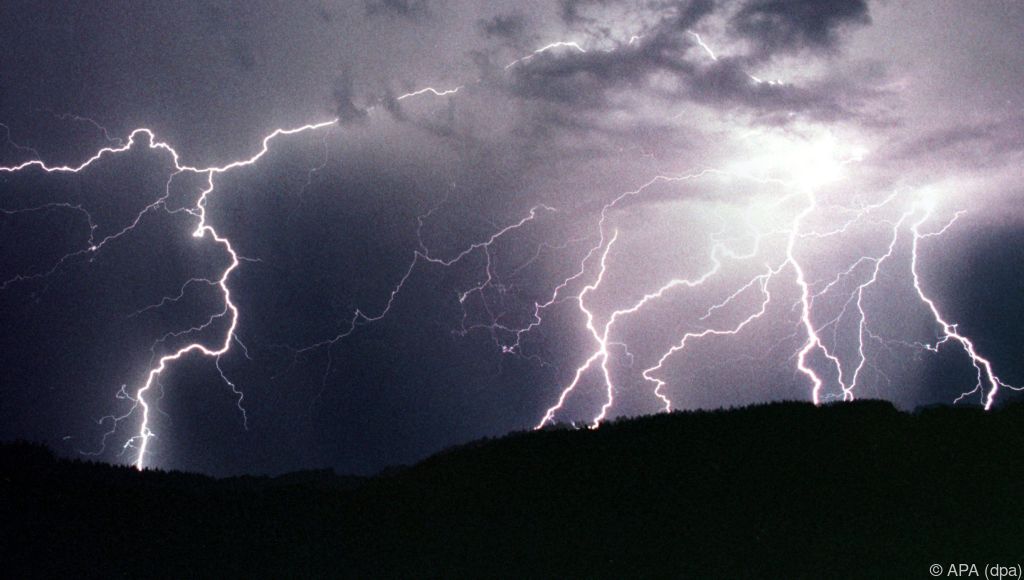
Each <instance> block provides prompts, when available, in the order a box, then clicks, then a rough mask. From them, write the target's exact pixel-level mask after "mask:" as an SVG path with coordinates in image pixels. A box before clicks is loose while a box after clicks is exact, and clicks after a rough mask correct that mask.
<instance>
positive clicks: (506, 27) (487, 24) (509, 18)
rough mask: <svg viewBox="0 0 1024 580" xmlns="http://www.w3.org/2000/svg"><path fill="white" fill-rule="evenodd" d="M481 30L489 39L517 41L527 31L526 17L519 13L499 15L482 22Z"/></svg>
mask: <svg viewBox="0 0 1024 580" xmlns="http://www.w3.org/2000/svg"><path fill="white" fill-rule="evenodd" d="M480 29H481V30H483V33H484V35H485V36H486V37H488V38H500V39H504V40H516V39H518V38H519V37H521V36H522V35H523V32H524V31H525V30H526V17H525V16H523V15H522V14H520V13H518V12H516V13H512V14H499V15H498V16H495V17H494V18H491V19H490V20H481V21H480Z"/></svg>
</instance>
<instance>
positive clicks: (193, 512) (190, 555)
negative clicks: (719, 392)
mask: <svg viewBox="0 0 1024 580" xmlns="http://www.w3.org/2000/svg"><path fill="white" fill-rule="evenodd" d="M1022 426H1024V406H1021V405H1011V406H1007V407H1004V408H1001V409H998V410H995V411H992V412H988V413H985V412H982V411H979V410H976V409H959V408H949V407H938V408H928V409H920V410H918V411H916V412H914V413H903V412H899V411H897V410H896V409H895V408H893V407H892V406H891V405H890V404H888V403H881V402H875V401H865V402H857V403H849V404H841V405H828V406H823V407H814V406H812V405H808V404H801V403H776V404H769V405H761V406H755V407H746V408H741V409H732V410H728V411H696V412H685V413H673V414H670V415H657V416H651V417H643V418H636V419H626V420H619V421H615V422H612V423H609V424H607V425H604V426H602V427H601V428H600V429H597V430H585V429H584V430H575V429H568V428H564V427H560V428H553V429H547V430H543V431H539V432H530V433H516V434H512V435H509V436H506V437H502V438H500V439H490V440H482V441H477V442H474V443H471V444H468V445H463V446H459V447H456V448H453V449H450V450H447V451H445V452H442V453H439V454H437V455H435V456H433V457H430V458H429V459H427V460H425V461H423V462H421V463H419V464H416V465H414V466H411V467H408V468H402V469H395V470H389V471H388V472H386V473H383V474H381V475H379V476H377V477H375V478H369V479H363V478H351V477H342V476H337V475H335V474H334V473H333V472H331V471H329V470H318V471H305V472H299V473H295V474H289V475H286V476H281V477H277V478H265V477H236V478H229V479H221V480H217V479H213V478H209V477H205V476H201V475H195V474H187V473H177V472H158V471H146V472H143V473H139V472H136V471H134V470H132V469H130V468H125V467H115V466H109V465H101V464H95V463H85V462H80V461H67V460H60V459H57V458H55V457H54V456H53V454H51V453H50V452H49V451H48V450H47V449H46V448H45V447H41V446H38V445H32V444H26V443H8V444H2V445H0V522H2V524H0V570H3V572H4V573H5V575H6V576H10V577H19V578H21V577H40V576H42V577H76V578H77V577H104V578H109V577H124V576H127V577H168V578H181V577H193V576H218V577H223V576H228V577H277V578H279V577H363V578H365V577H422V576H428V577H438V576H440V577H453V576H458V577H463V576H471V577H510V576H514V577H523V576H527V577H534V576H540V577H552V576H554V577H581V576H582V577H624V576H626V577H636V576H641V577H646V576H655V577H664V576H671V577H691V578H709V577H738V578H749V577H767V578H800V577H808V578H842V577H856V578H861V577H865V578H889V577H907V578H923V577H931V576H930V575H929V572H928V567H929V566H930V565H932V564H935V563H939V564H942V565H944V566H946V567H948V565H949V564H950V563H960V562H974V563H977V564H978V565H979V567H980V566H981V565H982V564H983V563H988V564H1000V563H1001V564H1004V565H1011V564H1016V563H1018V562H1020V561H1022V560H1024V502H1022V501H1021V498H1022V497H1024V483H1022V481H1024V479H1022V476H1024V455H1022V453H1021V450H1022V449H1024V429H1022V428H1021V427H1022Z"/></svg>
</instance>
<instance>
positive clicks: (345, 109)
mask: <svg viewBox="0 0 1024 580" xmlns="http://www.w3.org/2000/svg"><path fill="white" fill-rule="evenodd" d="M333 95H334V107H335V112H336V113H337V115H338V121H339V122H341V123H343V124H344V123H354V122H358V121H362V120H363V119H365V118H366V111H365V110H364V109H362V108H361V107H359V106H358V105H356V103H355V88H354V86H353V82H352V75H351V74H349V73H348V72H343V73H341V74H340V75H338V77H337V78H336V79H335V80H334V90H333Z"/></svg>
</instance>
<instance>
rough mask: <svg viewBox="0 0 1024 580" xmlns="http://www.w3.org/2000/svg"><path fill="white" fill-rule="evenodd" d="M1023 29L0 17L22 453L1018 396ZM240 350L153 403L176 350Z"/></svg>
mask: <svg viewBox="0 0 1024 580" xmlns="http://www.w3.org/2000/svg"><path fill="white" fill-rule="evenodd" d="M1022 28H1024V4H1022V3H1020V2H1017V1H1014V0H985V1H979V2H970V3H967V2H960V1H956V0H942V1H936V0H913V1H906V2H895V1H892V2H883V1H879V2H865V1H862V0H827V1H811V0H792V1H782V0H741V1H737V2H715V1H712V0H692V1H687V0H682V1H679V0H649V1H642V2H618V1H614V0H562V1H530V2H519V3H515V7H514V8H512V7H510V6H508V5H504V3H484V2H472V1H450V2H443V1H441V0H367V1H350V2H340V1H336V2H329V1H323V2H299V3H287V4H281V3H278V2H266V1H250V2H235V1H227V0H225V1H208V2H198V1H181V2H173V3H167V2H137V1H133V2H107V3H87V4H80V5H74V6H58V5H53V4H48V3H41V2H19V1H9V2H5V3H3V4H2V5H0V123H2V125H0V167H4V168H6V170H4V171H3V172H2V173H0V283H2V290H0V317H2V324H0V369H2V375H0V376H2V381H0V438H2V439H13V438H28V439H32V440H41V441H45V442H47V443H48V444H50V445H51V446H53V447H54V448H55V449H58V450H59V451H60V452H61V453H64V454H67V455H73V456H78V455H79V454H80V453H87V454H93V455H91V456H92V457H96V458H99V459H101V460H104V461H111V462H119V463H131V462H134V461H136V460H137V458H138V455H139V447H140V445H141V442H142V440H141V439H140V438H139V437H138V435H139V434H140V433H152V436H150V437H148V440H147V448H146V454H145V461H144V464H145V465H147V466H153V467H160V468H177V469H188V470H197V471H202V472H207V473H213V474H218V475H224V474H237V473H279V472H283V471H288V470H294V469H299V468H305V467H316V466H325V465H326V466H332V467H334V468H336V469H337V470H339V471H343V472H356V473H368V472H373V471H375V470H378V469H380V468H382V467H384V466H387V465H391V464H397V463H408V462H411V461H415V460H417V459H419V458H421V457H424V456H425V455H427V454H429V453H432V452H435V451H438V450H440V449H442V448H444V447H446V446H449V445H452V444H455V443H460V442H465V441H467V440H471V439H474V438H478V437H482V436H490V435H500V434H503V433H506V432H508V431H512V430H521V429H529V428H532V427H534V426H536V425H537V424H538V423H540V422H541V421H542V420H543V419H544V418H545V417H546V416H550V418H552V419H553V420H556V421H563V422H570V421H572V422H577V423H579V424H587V423H590V422H592V421H593V420H594V419H595V418H597V417H599V416H603V417H607V418H613V417H616V416H623V415H636V414H644V413H653V412H658V411H659V410H661V409H662V408H663V407H664V406H665V404H666V403H665V401H666V400H668V401H671V403H670V405H671V406H672V407H673V408H677V409H686V408H698V407H719V406H729V405H737V404H745V403H753V402H761V401H769V400H778V399H797V400H813V399H815V398H817V399H818V400H819V401H822V402H823V401H830V400H836V399H843V398H844V396H845V397H846V398H850V397H879V398H884V399H888V400H892V401H893V402H895V403H896V404H897V405H899V406H901V407H904V408H912V407H915V406H917V405H922V404H934V403H952V402H953V401H955V400H957V399H958V397H959V396H960V395H961V394H962V393H965V392H968V393H971V394H970V395H969V396H967V397H964V398H961V399H960V400H959V403H958V404H969V405H978V404H985V403H986V402H987V401H989V400H990V399H991V402H992V404H993V405H998V404H1002V403H1004V402H1006V401H1011V400H1014V399H1015V397H1016V393H1015V392H1014V391H1013V389H1012V388H1010V386H1014V385H1022V386H1024V365H1022V363H1021V356H1020V355H1021V352H1020V345H1021V344H1022V340H1024V336H1022V334H1024V331H1022V330H1021V326H1020V324H1019V321H1020V320H1021V319H1022V314H1024V312H1022V308H1021V301H1020V298H1021V295H1022V291H1024V287H1022V284H1024V282H1022V280H1024V277H1022V274H1024V272H1022V269H1024V255H1022V252H1024V250H1022V249H1021V248H1022V242H1024V210H1022V206H1021V204H1020V202H1019V199H1020V195H1021V193H1022V190H1021V185H1020V183H1021V177H1022V174H1021V166H1022V165H1021V161H1022V151H1024V139H1022V135H1024V116H1022V115H1021V112H1020V111H1021V103H1020V97H1019V95H1020V92H1021V89H1022V88H1024V87H1022V86H1021V79H1024V56H1022V54H1021V51H1020V50H1019V39H1020V38H1021V36H1022V34H1024V30H1022ZM425 89H426V90H425ZM455 89H457V91H455ZM453 91H454V92H453ZM332 121H333V122H332ZM321 124H323V125H322V126H321ZM310 125H317V127H315V128H311V127H309V126H310ZM304 127H305V129H303V130H300V131H297V132H295V133H293V134H286V135H279V136H276V137H274V138H273V139H271V140H270V141H267V142H264V138H265V137H267V136H268V135H271V134H272V133H273V132H274V131H275V130H277V129H300V128H304ZM138 128H147V129H148V130H149V131H151V133H152V134H153V135H155V141H154V142H159V143H164V144H166V146H167V147H166V148H151V147H147V145H150V144H151V143H150V138H149V133H135V139H134V142H133V144H132V146H131V147H128V146H127V145H128V137H129V135H131V134H132V132H133V130H136V129H138ZM264 144H266V145H267V149H266V153H265V154H264V155H262V156H259V157H258V158H256V157H255V156H257V155H258V154H260V153H261V152H262V151H263V149H262V147H263V145H264ZM104 147H107V148H112V149H117V150H118V151H117V152H110V153H107V154H104V155H102V156H100V157H99V158H97V159H95V160H93V161H92V162H91V163H89V164H88V165H87V166H85V167H83V168H81V170H77V171H52V170H53V169H54V168H57V167H59V166H61V165H70V166H74V167H75V168H77V167H78V166H80V165H82V164H84V163H86V162H87V160H90V159H91V158H92V157H93V156H94V155H95V154H96V153H97V152H98V151H99V150H100V149H102V148H104ZM172 150H173V151H174V152H176V153H177V154H178V156H179V157H178V159H177V161H176V160H175V159H174V157H173V155H172V154H171V151H172ZM33 160H39V161H41V162H42V165H40V164H27V165H26V163H27V162H30V161H33ZM236 161H243V162H246V161H252V163H243V164H241V165H238V166H232V167H231V168H230V169H229V170H225V171H220V170H211V168H225V167H226V166H229V165H231V164H232V163H234V162H236ZM176 163H177V165H176ZM44 167H45V168H47V169H49V170H51V171H47V170H44ZM182 168H185V169H184V170H182ZM211 176H212V182H213V186H214V189H213V190H212V191H211V192H210V193H208V194H207V195H206V196H205V197H204V198H202V199H203V200H204V202H203V205H200V198H201V196H202V194H203V193H202V192H203V191H204V190H205V189H206V188H207V186H208V183H209V180H210V179H211ZM623 194H626V195H623ZM200 207H205V216H206V217H205V219H206V221H205V224H206V225H208V226H210V227H211V228H213V230H212V231H207V233H206V234H205V235H204V236H202V237H197V236H193V232H194V231H195V230H196V228H197V225H198V224H199V220H200V213H201V212H200ZM954 218H955V220H954ZM950 223H952V225H950V226H949V227H948V229H945V230H943V227H944V226H945V225H947V224H950ZM940 230H941V231H942V234H941V235H937V234H938V232H939V231H940ZM214 231H215V232H216V234H217V235H218V236H221V237H222V238H223V239H226V240H229V242H230V244H231V247H232V248H233V249H234V251H235V252H236V253H237V255H238V256H239V257H240V261H239V265H238V267H237V268H236V269H234V270H232V271H231V274H230V276H229V277H228V279H227V282H226V286H227V287H228V288H229V289H230V292H231V301H232V302H231V303H232V304H233V305H235V306H237V308H238V312H239V314H238V317H237V327H235V328H233V329H232V328H231V327H230V325H229V322H230V320H231V313H230V311H228V314H227V315H226V316H222V317H214V318H212V319H211V316H213V315H216V314H218V313H220V312H222V311H224V308H225V296H224V293H223V291H222V289H221V288H220V287H219V286H218V285H217V284H216V282H217V281H218V280H219V279H220V277H221V276H222V274H223V272H224V271H225V269H226V268H228V267H229V266H230V265H231V263H232V259H231V255H230V254H229V253H228V252H227V251H226V248H225V246H224V245H222V244H219V243H217V242H216V241H215V239H214V236H213V232H214ZM932 234H936V235H932ZM915 237H916V238H917V239H916V242H917V243H916V244H915V243H914V242H915ZM91 246H99V248H98V249H97V250H95V251H91V250H90V247H91ZM915 247H916V248H917V258H916V259H914V255H913V254H914V248H915ZM915 273H916V274H917V276H916V277H917V281H918V284H917V287H915V284H914V281H915ZM190 280H191V282H189V281H190ZM804 289H806V299H804V296H803V290H804ZM581 297H582V300H581ZM929 300H930V301H932V304H933V305H934V307H935V309H936V311H937V312H938V318H941V319H942V320H944V321H946V322H947V323H948V324H949V326H946V327H943V325H942V323H941V321H939V320H937V316H936V314H935V313H933V312H932V311H931V309H930V306H929V304H928V301H929ZM161 303H162V304H161ZM156 304H161V305H160V306H159V307H158V308H147V307H148V306H151V305H156ZM641 304H642V305H641ZM716 305H717V307H716ZM861 311H863V313H864V314H863V316H861V315H860V312H861ZM385 312H386V315H384V316H381V315H382V314H384V313H385ZM616 312H618V314H613V313H616ZM537 314H539V318H537V317H536V315H537ZM613 317H614V323H613V324H612V325H611V327H610V330H609V331H608V333H607V335H605V333H604V329H605V328H606V325H607V324H608V322H609V320H612V319H613ZM805 318H806V319H807V321H808V323H809V324H805V323H804V319H805ZM861 320H863V324H861ZM207 322H210V324H208V325H206V324H205V323H207ZM353 322H354V324H353ZM954 324H955V325H956V326H955V327H954V326H953V325H954ZM808 328H810V332H808ZM189 329H196V330H193V331H191V332H186V331H189ZM733 332H735V335H732V334H731V333H733ZM226 337H230V340H229V341H228V346H229V349H228V350H227V352H225V353H224V354H223V355H222V356H220V357H219V358H217V357H214V356H203V355H202V354H201V353H199V352H193V353H191V354H187V355H185V356H182V357H181V358H180V359H176V360H174V361H171V362H170V364H169V365H166V369H165V370H164V371H162V372H161V373H159V374H158V375H156V380H155V381H154V383H153V386H152V388H151V389H149V390H147V391H144V394H143V401H144V402H145V403H146V404H147V405H148V406H149V409H150V411H149V414H148V419H146V418H144V416H143V412H142V411H143V409H142V406H141V405H140V404H139V402H138V392H139V389H140V387H142V386H143V385H144V384H145V383H146V380H147V375H148V373H149V371H150V370H151V369H153V368H154V367H155V366H157V365H159V361H160V359H161V357H165V356H168V355H173V354H174V353H176V352H177V351H179V350H180V349H182V348H185V347H187V346H188V345H189V344H192V343H196V344H201V345H203V346H204V347H206V348H207V349H208V350H217V349H219V348H220V346H221V345H222V344H223V343H224V340H225V338H226ZM943 337H945V340H943ZM967 341H969V342H967ZM936 345H939V346H938V348H937V350H938V352H937V353H936V352H933V350H934V349H935V348H936ZM673 347H675V348H674V349H673ZM965 347H968V348H969V349H973V351H974V354H975V356H977V357H979V358H977V359H976V362H977V363H978V365H979V368H981V374H980V375H979V374H978V372H976V371H975V367H974V366H972V359H971V358H970V356H969V354H968V353H967V352H966V350H967V349H965ZM802 352H803V353H804V356H803V357H801V353H802ZM801 360H803V362H801ZM588 361H590V363H591V364H590V366H589V367H587V368H586V370H585V372H582V373H579V380H578V382H576V383H574V378H575V377H577V369H579V368H580V367H581V365H585V364H586V363H587V362H588ZM659 361H660V362H661V364H659ZM986 361H987V362H988V363H990V365H991V368H992V370H991V372H992V374H993V376H997V377H998V379H992V378H990V377H989V374H988V369H987V368H986V367H985V365H984V363H985V362H986ZM801 366H803V367H805V369H804V370H803V371H802V370H801V369H800V367H801ZM840 369H841V371H840ZM857 369H859V370H857ZM978 376H981V386H980V388H978V389H977V390H976V391H975V386H976V383H977V381H978ZM815 377H817V378H818V379H820V380H821V383H822V384H821V386H820V387H819V388H817V389H815V387H814V378H815ZM992 380H998V381H1001V382H1002V383H1004V384H1005V386H1001V387H1000V388H999V389H998V393H996V394H994V395H993V389H992V382H991V381H992ZM659 385H660V386H659ZM570 387H571V391H568V392H567V391H566V389H567V388H570ZM656 388H657V389H656ZM972 391H974V392H972ZM239 393H244V397H243V398H241V399H240V397H239ZM562 394H565V395H566V396H565V397H564V404H563V405H562V406H561V408H560V409H558V410H557V411H552V412H551V413H550V415H548V412H549V409H551V408H552V406H553V405H556V403H558V402H559V400H560V395H562ZM609 394H610V395H611V399H609ZM659 395H660V396H659ZM242 409H244V412H243V410H242ZM602 409H603V410H604V413H603V415H602ZM143 421H146V423H145V426H143ZM145 429H148V431H146V430H145Z"/></svg>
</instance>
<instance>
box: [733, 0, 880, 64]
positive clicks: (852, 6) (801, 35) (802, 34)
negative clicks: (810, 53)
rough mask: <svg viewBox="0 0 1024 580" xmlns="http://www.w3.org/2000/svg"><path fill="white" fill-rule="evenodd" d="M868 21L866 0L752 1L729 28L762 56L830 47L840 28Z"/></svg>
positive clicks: (869, 20) (833, 44) (738, 14)
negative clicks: (747, 40) (748, 42)
mask: <svg viewBox="0 0 1024 580" xmlns="http://www.w3.org/2000/svg"><path fill="white" fill-rule="evenodd" d="M870 22H871V17H870V16H869V15H868V5H867V1H866V0H752V1H751V2H749V3H747V4H746V5H745V6H743V7H742V8H740V9H739V10H738V11H737V12H736V13H735V14H734V15H733V16H732V18H731V21H730V25H731V27H732V29H733V30H734V31H735V32H736V33H738V34H739V35H740V36H743V37H744V38H747V39H749V40H750V41H752V42H753V43H754V44H755V45H756V46H757V49H758V50H759V51H760V53H761V54H762V55H770V54H772V53H775V52H780V51H783V52H784V51H798V50H802V49H811V50H832V49H833V48H835V46H836V44H837V43H838V41H839V31H840V30H841V29H842V28H844V27H848V26H853V25H866V24H869V23H870Z"/></svg>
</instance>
